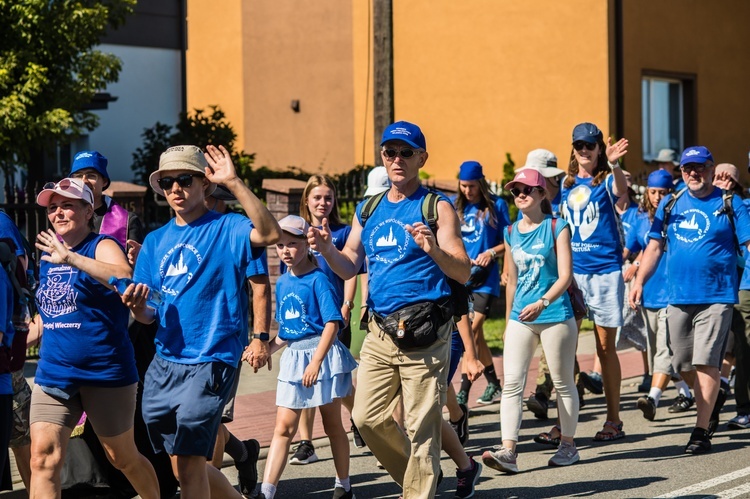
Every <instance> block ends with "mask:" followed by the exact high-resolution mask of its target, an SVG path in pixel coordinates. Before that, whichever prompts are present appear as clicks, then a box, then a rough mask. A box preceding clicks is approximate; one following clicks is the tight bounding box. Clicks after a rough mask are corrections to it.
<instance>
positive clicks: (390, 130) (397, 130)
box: [380, 121, 427, 151]
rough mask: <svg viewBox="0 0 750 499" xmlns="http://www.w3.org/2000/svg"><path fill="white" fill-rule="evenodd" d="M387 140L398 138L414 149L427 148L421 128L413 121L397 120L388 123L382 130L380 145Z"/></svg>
mask: <svg viewBox="0 0 750 499" xmlns="http://www.w3.org/2000/svg"><path fill="white" fill-rule="evenodd" d="M389 140H400V141H401V142H406V143H407V144H409V145H410V146H412V147H414V148H416V149H424V150H425V151H426V150H427V142H426V141H425V138H424V134H422V130H420V129H419V127H418V126H417V125H415V124H414V123H409V122H408V121H397V122H396V123H392V124H390V125H388V126H387V127H386V128H385V130H383V140H381V141H380V145H381V146H382V145H383V144H385V143H386V142H388V141H389Z"/></svg>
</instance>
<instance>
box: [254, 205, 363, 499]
mask: <svg viewBox="0 0 750 499" xmlns="http://www.w3.org/2000/svg"><path fill="white" fill-rule="evenodd" d="M279 225H280V227H281V229H282V231H283V233H282V236H281V239H280V240H279V242H278V243H276V250H277V252H278V254H279V258H280V259H281V261H282V262H283V263H284V264H286V266H287V267H288V268H289V271H288V272H286V273H285V274H283V275H282V276H281V277H279V279H278V281H277V282H276V321H277V322H278V323H279V334H278V336H277V337H276V339H275V340H274V341H273V342H272V343H271V345H270V349H269V350H270V353H273V352H275V351H276V350H278V349H280V348H281V347H282V346H284V345H285V344H288V348H287V349H286V350H285V351H284V353H283V354H282V356H281V360H280V364H279V365H280V366H281V367H280V372H279V383H278V385H277V387H276V405H277V406H278V409H277V413H276V429H275V430H274V435H273V440H272V441H271V446H270V448H269V450H268V458H267V460H266V469H265V472H264V475H263V484H262V485H261V493H262V494H263V496H264V497H265V499H273V497H274V496H275V494H276V487H277V486H278V484H279V479H280V478H281V474H282V473H283V471H284V467H285V466H286V461H287V454H288V453H289V445H290V444H291V439H292V437H293V436H294V434H295V432H296V430H297V425H298V424H299V419H300V415H301V413H302V411H303V410H304V409H308V408H315V407H318V408H319V409H320V413H321V416H322V418H323V425H324V427H325V429H326V434H327V435H328V438H329V439H330V441H331V451H332V453H333V462H334V466H335V468H336V481H335V484H334V488H335V490H334V497H337V498H351V497H354V493H353V491H352V488H351V484H350V481H349V438H348V437H347V434H346V431H345V430H344V426H343V425H342V424H341V399H342V398H343V397H346V396H347V395H349V394H350V393H351V390H352V371H353V370H354V369H355V368H356V367H357V363H356V361H355V360H354V357H352V354H351V353H349V350H348V349H347V348H346V347H345V346H344V345H343V344H342V343H341V342H340V341H339V340H338V337H337V333H338V330H339V327H340V326H341V324H342V323H343V317H342V315H341V310H340V308H341V306H340V302H339V300H338V299H337V295H336V292H335V290H334V288H333V285H332V284H331V282H330V281H329V280H328V277H327V276H326V274H325V273H324V272H323V271H322V270H320V269H319V268H318V265H317V262H316V259H315V257H314V256H313V255H312V254H311V253H310V247H309V244H308V242H307V230H308V229H309V227H310V226H309V225H308V223H307V222H306V221H305V220H304V219H303V218H302V217H298V216H296V215H289V216H287V217H285V218H283V219H282V220H281V221H280V222H279Z"/></svg>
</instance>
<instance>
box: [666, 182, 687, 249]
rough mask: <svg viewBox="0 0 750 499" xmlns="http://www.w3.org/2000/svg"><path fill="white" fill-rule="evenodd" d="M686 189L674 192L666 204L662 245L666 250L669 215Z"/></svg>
mask: <svg viewBox="0 0 750 499" xmlns="http://www.w3.org/2000/svg"><path fill="white" fill-rule="evenodd" d="M686 190H687V187H685V188H684V189H681V190H679V191H677V192H676V193H674V194H672V197H671V198H670V199H669V201H667V203H666V204H665V205H664V219H663V220H662V224H661V246H662V248H663V249H664V250H665V251H666V249H667V229H668V225H669V215H670V214H671V213H672V208H674V205H675V203H676V202H677V200H678V199H679V198H680V196H682V195H683V194H684V193H685V191H686Z"/></svg>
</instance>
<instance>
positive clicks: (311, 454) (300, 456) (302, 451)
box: [289, 440, 318, 464]
mask: <svg viewBox="0 0 750 499" xmlns="http://www.w3.org/2000/svg"><path fill="white" fill-rule="evenodd" d="M317 460H318V455H317V454H315V447H314V446H313V444H312V442H310V441H309V440H302V441H301V442H300V443H299V445H297V447H295V448H294V455H293V456H292V458H291V459H290V460H289V464H310V463H314V462H315V461H317Z"/></svg>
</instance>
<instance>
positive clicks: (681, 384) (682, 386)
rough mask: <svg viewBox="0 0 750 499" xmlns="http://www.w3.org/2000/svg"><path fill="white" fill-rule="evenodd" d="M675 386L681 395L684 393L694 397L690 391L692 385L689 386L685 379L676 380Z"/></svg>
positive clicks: (686, 395)
mask: <svg viewBox="0 0 750 499" xmlns="http://www.w3.org/2000/svg"><path fill="white" fill-rule="evenodd" d="M674 387H675V388H677V392H678V393H679V394H680V395H684V396H685V397H687V398H689V399H691V398H693V395H692V394H691V393H690V386H688V384H687V383H685V380H684V379H681V380H680V381H675V382H674Z"/></svg>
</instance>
